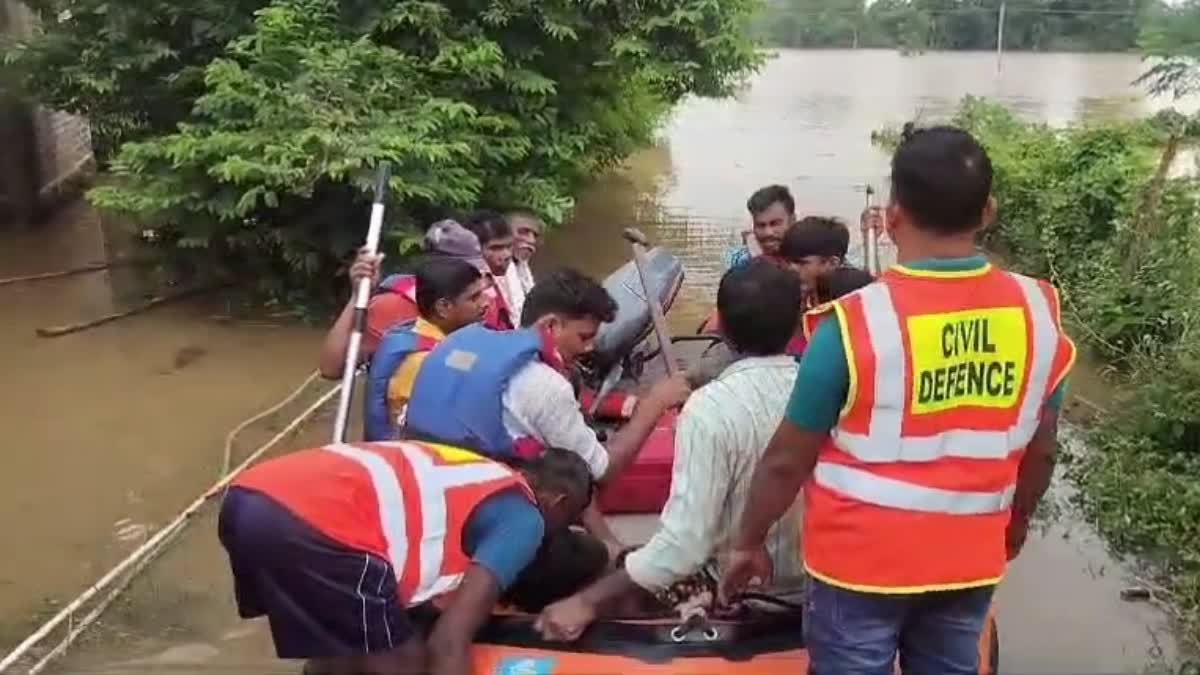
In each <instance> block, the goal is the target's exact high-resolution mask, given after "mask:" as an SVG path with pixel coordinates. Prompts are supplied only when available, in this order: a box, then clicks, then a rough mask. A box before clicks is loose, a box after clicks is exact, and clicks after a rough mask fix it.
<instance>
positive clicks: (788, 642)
mask: <svg viewBox="0 0 1200 675" xmlns="http://www.w3.org/2000/svg"><path fill="white" fill-rule="evenodd" d="M993 611H994V610H993ZM534 620H535V617H533V616H530V615H525V614H509V613H498V614H497V615H495V616H494V617H493V618H492V620H491V622H489V623H488V624H487V625H486V626H485V627H484V628H483V630H482V631H481V632H480V633H479V635H478V637H477V638H476V641H475V645H474V646H473V647H472V659H473V662H474V666H475V669H474V672H475V673H476V675H609V674H612V675H673V674H676V673H679V674H684V675H781V674H785V673H789V674H796V675H803V673H805V672H807V669H808V653H807V651H806V650H805V648H804V630H803V617H802V610H801V608H800V607H799V606H792V607H788V608H784V609H783V610H782V611H778V610H776V609H767V610H750V611H748V612H745V613H743V614H741V615H740V616H738V617H736V618H729V619H714V618H710V619H706V620H703V621H698V622H692V624H691V625H688V624H681V623H680V621H679V620H678V619H677V618H662V619H602V620H599V621H597V622H596V623H594V624H593V625H592V626H591V627H590V628H588V630H587V631H585V632H584V634H583V636H582V637H581V638H580V639H579V640H577V641H575V642H572V643H559V642H547V641H545V640H542V639H541V637H540V636H539V635H538V633H537V631H535V630H534V628H533V623H534ZM999 659H1000V650H999V641H998V634H997V631H996V622H995V618H994V616H992V615H989V616H988V620H987V623H986V625H985V627H984V632H983V635H982V636H981V639H980V642H979V664H980V665H979V672H980V673H981V675H992V674H994V673H996V672H997V668H998V667H999ZM897 672H899V670H897Z"/></svg>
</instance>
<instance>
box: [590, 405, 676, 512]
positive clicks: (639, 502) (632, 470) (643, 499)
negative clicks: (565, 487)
mask: <svg viewBox="0 0 1200 675" xmlns="http://www.w3.org/2000/svg"><path fill="white" fill-rule="evenodd" d="M677 415H678V413H677V412H676V411H674V410H672V411H670V412H667V413H666V414H664V415H663V416H662V417H660V418H659V419H658V425H657V426H656V427H655V428H654V431H652V432H650V436H648V437H647V438H646V441H645V442H644V443H643V444H642V450H641V452H639V453H638V456H637V459H635V460H634V462H633V464H632V465H630V466H629V467H627V468H626V469H625V471H623V472H622V473H621V475H620V476H618V477H617V479H616V481H614V482H612V483H610V484H608V485H607V486H605V488H604V490H602V491H601V492H600V510H601V511H603V512H604V513H659V512H661V511H662V508H663V505H665V504H666V503H667V496H668V495H669V494H670V493H671V465H672V464H673V463H674V461H675V418H676V416H677Z"/></svg>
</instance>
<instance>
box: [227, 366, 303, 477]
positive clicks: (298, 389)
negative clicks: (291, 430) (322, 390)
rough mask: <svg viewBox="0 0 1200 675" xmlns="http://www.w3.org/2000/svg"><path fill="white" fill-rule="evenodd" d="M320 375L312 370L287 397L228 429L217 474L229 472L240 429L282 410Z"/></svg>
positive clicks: (242, 429)
mask: <svg viewBox="0 0 1200 675" xmlns="http://www.w3.org/2000/svg"><path fill="white" fill-rule="evenodd" d="M320 376H321V373H320V371H315V370H314V371H313V373H312V374H311V375H309V376H308V379H306V380H304V382H302V383H301V384H300V386H299V387H296V389H295V391H293V392H292V393H290V394H288V395H287V398H284V399H283V400H282V401H280V402H279V403H276V404H275V405H273V406H271V407H270V408H267V409H266V410H264V411H262V412H260V413H258V414H257V415H255V416H254V417H251V418H249V419H246V420H244V421H243V422H242V423H241V424H239V425H237V426H236V427H234V428H233V431H230V432H229V435H228V436H226V437H225V456H224V458H223V459H222V460H221V473H220V474H218V475H220V476H224V475H226V474H228V473H229V464H230V463H231V462H232V461H233V441H234V439H235V438H237V435H238V434H240V433H242V431H244V430H245V429H246V427H249V426H250V425H252V424H254V423H255V422H258V421H259V420H261V419H263V418H266V417H270V416H271V415H274V414H275V413H277V412H279V411H280V410H282V409H283V408H284V407H285V406H287V405H288V404H289V403H291V402H292V401H294V400H296V398H297V397H298V396H300V394H301V393H303V392H304V390H305V389H307V388H308V385H310V384H312V383H313V380H315V379H317V378H318V377H320Z"/></svg>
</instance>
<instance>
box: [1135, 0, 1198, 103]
mask: <svg viewBox="0 0 1200 675" xmlns="http://www.w3.org/2000/svg"><path fill="white" fill-rule="evenodd" d="M1138 43H1139V45H1140V46H1141V48H1142V52H1143V53H1144V54H1145V55H1146V56H1147V57H1148V58H1150V59H1153V60H1154V61H1155V64H1154V65H1153V66H1152V67H1151V68H1150V70H1148V71H1147V72H1146V74H1145V75H1143V76H1142V77H1141V79H1140V80H1139V82H1141V83H1143V84H1146V85H1148V86H1149V89H1150V91H1151V92H1152V93H1155V94H1164V93H1171V94H1173V95H1174V96H1175V98H1181V97H1183V96H1187V95H1188V94H1191V93H1193V92H1196V91H1200V0H1186V2H1183V3H1181V4H1178V5H1167V6H1161V7H1156V8H1155V9H1154V11H1152V12H1148V13H1147V20H1146V22H1145V24H1144V25H1143V27H1142V32H1141V36H1140V38H1139V40H1138Z"/></svg>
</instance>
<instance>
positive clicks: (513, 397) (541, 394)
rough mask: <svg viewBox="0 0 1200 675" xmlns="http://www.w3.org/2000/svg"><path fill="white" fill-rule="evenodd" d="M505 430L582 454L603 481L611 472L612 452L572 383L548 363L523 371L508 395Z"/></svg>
mask: <svg viewBox="0 0 1200 675" xmlns="http://www.w3.org/2000/svg"><path fill="white" fill-rule="evenodd" d="M502 403H503V406H504V426H505V427H506V428H507V429H508V432H509V433H510V434H512V436H513V437H514V438H520V437H522V436H524V437H531V438H534V439H536V440H537V441H538V442H540V443H541V444H542V445H544V446H546V447H552V448H562V449H564V450H570V451H571V452H574V453H576V454H578V455H579V456H580V457H582V458H583V460H584V461H585V462H587V465H588V467H589V468H590V469H591V471H592V476H594V477H595V478H597V479H599V478H602V477H603V476H604V472H605V471H607V470H608V450H606V449H605V448H604V446H603V445H601V444H600V440H599V439H597V438H596V432H595V431H593V430H592V428H591V427H589V426H588V425H587V422H586V421H585V420H584V418H583V411H582V410H580V409H579V402H578V401H576V400H575V392H574V391H573V390H572V389H571V383H570V382H568V381H567V378H565V377H563V376H562V375H560V374H559V373H558V372H557V371H555V370H554V369H553V368H551V367H550V366H548V365H546V364H544V363H540V362H537V363H531V364H529V365H527V366H525V367H524V368H522V369H521V370H520V371H519V372H518V373H517V374H516V375H514V376H513V378H512V380H511V381H510V382H509V383H508V388H507V389H506V390H505V391H504V398H503V401H502Z"/></svg>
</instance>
